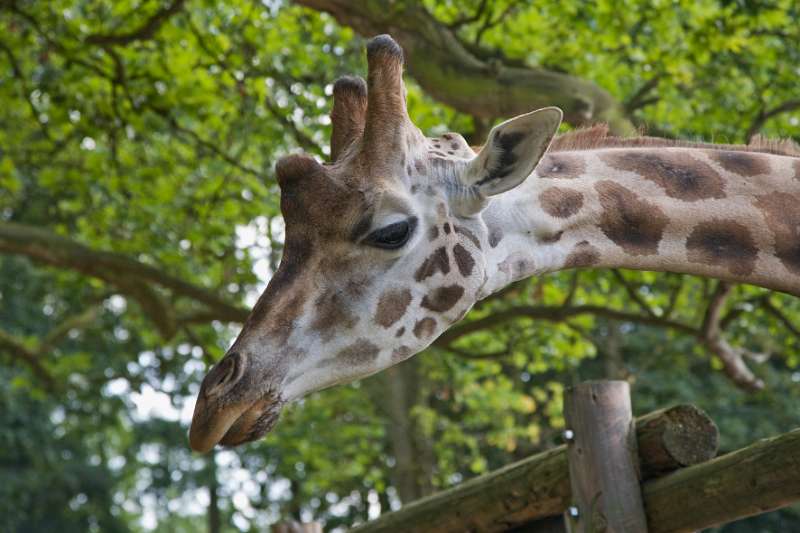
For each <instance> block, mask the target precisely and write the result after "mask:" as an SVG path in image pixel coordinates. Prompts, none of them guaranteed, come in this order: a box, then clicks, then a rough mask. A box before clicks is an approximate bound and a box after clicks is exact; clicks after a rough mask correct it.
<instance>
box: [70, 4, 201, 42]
mask: <svg viewBox="0 0 800 533" xmlns="http://www.w3.org/2000/svg"><path fill="white" fill-rule="evenodd" d="M184 3H185V0H174V1H173V2H172V4H170V5H168V6H167V7H164V8H161V9H159V10H158V11H156V12H155V13H154V14H153V15H152V16H151V17H150V18H148V19H147V20H146V21H145V22H144V24H142V25H141V26H139V27H138V28H136V29H133V30H131V31H128V32H123V33H113V34H112V33H93V34H91V35H89V36H87V37H86V42H87V43H89V44H96V45H100V46H120V45H122V46H124V45H126V44H130V43H132V42H134V41H144V40H147V39H150V38H152V37H153V35H155V33H156V32H157V31H158V29H159V28H160V27H161V26H162V25H163V24H164V22H166V21H167V20H168V19H169V18H170V17H172V16H173V15H175V14H176V13H178V12H179V11H180V10H181V9H183V4H184Z"/></svg>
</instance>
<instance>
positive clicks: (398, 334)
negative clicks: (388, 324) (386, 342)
mask: <svg viewBox="0 0 800 533" xmlns="http://www.w3.org/2000/svg"><path fill="white" fill-rule="evenodd" d="M405 334H406V327H405V326H403V327H401V328H400V329H398V330H397V333H395V334H394V336H395V337H397V338H398V339H399V338H400V337H402V336H403V335H405Z"/></svg>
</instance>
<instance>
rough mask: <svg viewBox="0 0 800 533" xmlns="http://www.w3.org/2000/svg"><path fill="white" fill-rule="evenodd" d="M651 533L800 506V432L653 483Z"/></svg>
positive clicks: (648, 504)
mask: <svg viewBox="0 0 800 533" xmlns="http://www.w3.org/2000/svg"><path fill="white" fill-rule="evenodd" d="M643 493H644V501H645V510H646V512H647V519H648V522H649V524H650V533H682V532H689V531H697V530H700V529H704V528H708V527H713V526H716V525H719V524H724V523H728V522H733V521H734V520H740V519H742V518H746V517H748V516H753V515H757V514H762V513H766V512H769V511H774V510H775V509H780V508H781V507H785V506H787V505H791V504H792V503H795V502H797V501H800V429H795V430H794V431H791V432H789V433H785V434H783V435H780V436H778V437H774V438H771V439H765V440H761V441H758V442H756V443H755V444H752V445H750V446H748V447H746V448H742V449H740V450H737V451H735V452H732V453H729V454H726V455H723V456H721V457H718V458H716V459H714V460H712V461H708V462H706V463H702V464H699V465H695V466H691V467H688V468H684V469H682V470H678V471H676V472H673V473H671V474H668V475H667V476H664V477H662V478H658V479H654V480H652V481H649V482H647V483H646V484H645V485H644V488H643Z"/></svg>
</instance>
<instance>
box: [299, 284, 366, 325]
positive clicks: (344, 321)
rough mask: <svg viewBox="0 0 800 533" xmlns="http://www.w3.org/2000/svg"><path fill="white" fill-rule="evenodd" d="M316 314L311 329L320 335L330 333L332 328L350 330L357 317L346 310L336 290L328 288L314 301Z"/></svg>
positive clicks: (343, 300)
mask: <svg viewBox="0 0 800 533" xmlns="http://www.w3.org/2000/svg"><path fill="white" fill-rule="evenodd" d="M314 306H315V308H316V310H317V314H316V316H315V317H314V321H313V322H311V328H312V329H313V330H315V331H318V332H320V333H323V334H326V333H330V332H331V330H332V329H333V328H336V329H350V328H352V327H353V326H355V325H356V323H358V317H356V316H355V315H353V314H352V313H350V312H349V311H348V310H347V305H346V300H345V298H344V297H343V295H342V293H341V291H340V290H339V289H338V288H334V287H330V288H328V289H326V290H325V291H323V292H322V294H320V295H319V296H318V297H317V299H316V300H315V301H314Z"/></svg>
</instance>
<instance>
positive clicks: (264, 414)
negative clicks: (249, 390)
mask: <svg viewBox="0 0 800 533" xmlns="http://www.w3.org/2000/svg"><path fill="white" fill-rule="evenodd" d="M283 404H284V402H283V401H280V400H278V401H273V400H271V399H267V400H261V401H258V402H256V403H255V404H253V406H251V407H250V409H248V410H247V411H246V412H245V413H244V414H242V415H241V416H240V417H239V418H238V419H237V420H236V421H235V422H234V423H233V425H232V426H231V427H230V429H228V431H227V432H225V436H223V437H222V439H221V440H220V441H219V444H221V445H223V446H231V447H233V446H239V445H240V444H244V443H246V442H252V441H254V440H258V439H260V438H261V437H263V436H264V435H266V434H267V433H269V431H270V430H271V429H272V428H273V427H275V424H277V423H278V418H279V417H280V415H281V409H282V408H283Z"/></svg>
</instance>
